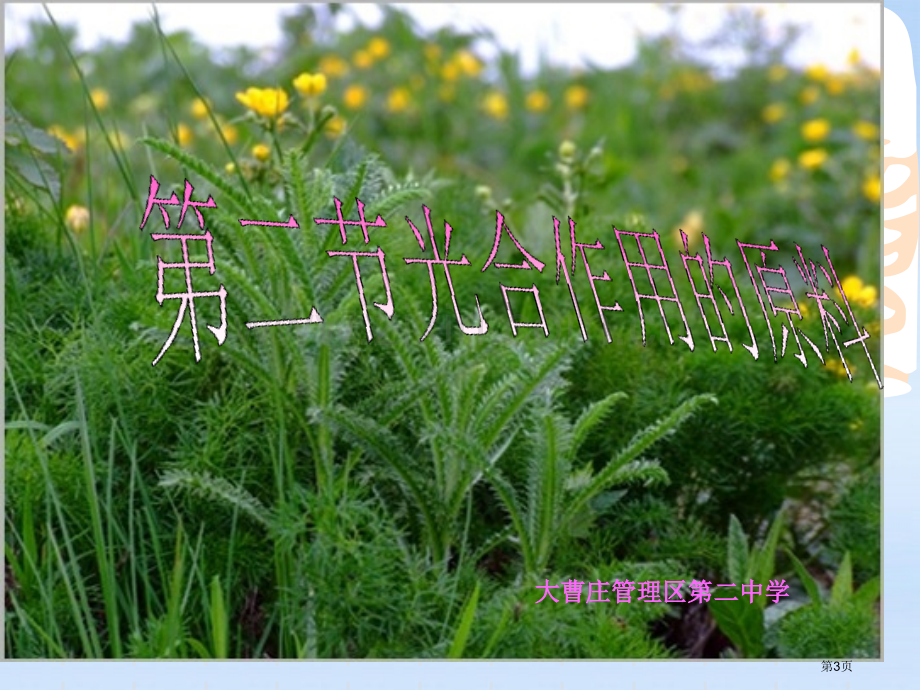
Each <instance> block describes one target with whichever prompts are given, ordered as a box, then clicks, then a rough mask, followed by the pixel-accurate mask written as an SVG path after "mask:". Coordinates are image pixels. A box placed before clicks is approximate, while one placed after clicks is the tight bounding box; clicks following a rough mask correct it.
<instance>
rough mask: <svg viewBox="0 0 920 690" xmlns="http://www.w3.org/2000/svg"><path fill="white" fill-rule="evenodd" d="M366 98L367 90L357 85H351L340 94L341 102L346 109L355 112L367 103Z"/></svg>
mask: <svg viewBox="0 0 920 690" xmlns="http://www.w3.org/2000/svg"><path fill="white" fill-rule="evenodd" d="M367 97H368V93H367V89H365V88H364V87H363V86H360V85H358V84H352V85H351V86H349V87H348V88H347V89H345V93H343V94H342V102H343V103H345V107H346V108H349V109H350V110H357V109H358V108H361V107H362V106H363V105H364V104H365V103H367Z"/></svg>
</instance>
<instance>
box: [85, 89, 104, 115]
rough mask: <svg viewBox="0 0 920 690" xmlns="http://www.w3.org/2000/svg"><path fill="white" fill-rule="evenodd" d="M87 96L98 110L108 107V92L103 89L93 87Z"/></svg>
mask: <svg viewBox="0 0 920 690" xmlns="http://www.w3.org/2000/svg"><path fill="white" fill-rule="evenodd" d="M89 97H90V100H91V101H92V102H93V105H94V106H96V108H97V109H98V110H105V109H106V108H108V107H109V92H108V91H106V90H105V89H93V90H92V91H90V92H89Z"/></svg>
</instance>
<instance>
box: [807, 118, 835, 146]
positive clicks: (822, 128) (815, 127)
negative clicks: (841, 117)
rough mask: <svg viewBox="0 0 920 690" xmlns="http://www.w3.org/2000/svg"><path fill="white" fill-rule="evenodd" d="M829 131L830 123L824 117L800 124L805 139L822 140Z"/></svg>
mask: <svg viewBox="0 0 920 690" xmlns="http://www.w3.org/2000/svg"><path fill="white" fill-rule="evenodd" d="M830 131H831V123H830V122H828V121H827V120H825V119H824V118H818V119H817V120H809V121H808V122H806V123H805V124H803V125H802V138H803V139H805V141H811V142H815V141H823V140H824V139H826V138H827V135H828V134H829V133H830Z"/></svg>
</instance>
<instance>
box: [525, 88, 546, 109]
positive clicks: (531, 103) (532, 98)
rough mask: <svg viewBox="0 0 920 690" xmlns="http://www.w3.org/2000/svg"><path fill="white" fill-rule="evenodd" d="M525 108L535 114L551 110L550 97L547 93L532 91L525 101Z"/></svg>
mask: <svg viewBox="0 0 920 690" xmlns="http://www.w3.org/2000/svg"><path fill="white" fill-rule="evenodd" d="M524 107H526V108H527V110H530V111H532V112H535V113H540V112H543V111H544V110H546V109H547V108H549V96H547V95H546V92H545V91H540V90H539V89H537V90H536V91H531V92H530V93H529V94H527V98H526V99H525V100H524Z"/></svg>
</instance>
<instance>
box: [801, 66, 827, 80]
mask: <svg viewBox="0 0 920 690" xmlns="http://www.w3.org/2000/svg"><path fill="white" fill-rule="evenodd" d="M827 75H828V71H827V67H825V66H824V65H811V66H809V67H806V68H805V76H806V77H808V78H809V79H811V80H812V81H824V80H825V79H827Z"/></svg>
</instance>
